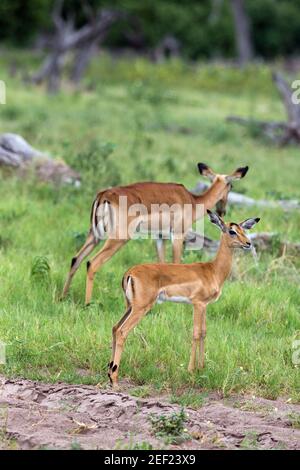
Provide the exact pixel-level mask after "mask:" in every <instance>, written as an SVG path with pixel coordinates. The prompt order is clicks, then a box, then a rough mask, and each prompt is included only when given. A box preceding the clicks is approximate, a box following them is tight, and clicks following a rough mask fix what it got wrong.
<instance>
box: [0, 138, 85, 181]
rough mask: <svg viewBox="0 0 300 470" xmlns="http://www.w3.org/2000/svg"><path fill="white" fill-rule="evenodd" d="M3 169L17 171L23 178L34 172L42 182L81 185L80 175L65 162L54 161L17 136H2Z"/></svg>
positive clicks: (0, 143) (0, 148)
mask: <svg viewBox="0 0 300 470" xmlns="http://www.w3.org/2000/svg"><path fill="white" fill-rule="evenodd" d="M1 167H5V168H11V169H15V170H17V172H18V174H19V175H21V176H24V175H26V174H27V173H28V172H30V171H31V170H33V171H34V173H35V174H36V176H37V178H38V179H39V180H41V181H47V182H49V181H52V182H55V183H56V184H66V183H70V184H74V185H76V186H79V185H80V179H81V178H80V175H79V173H77V172H76V171H75V170H73V169H72V168H71V167H69V166H68V165H67V164H66V163H64V162H63V161H59V160H54V159H52V158H51V157H50V156H49V155H47V154H45V153H43V152H40V151H39V150H36V149H35V148H33V147H32V146H31V145H30V144H28V142H26V140H25V139H23V137H21V136H20V135H17V134H2V135H0V168H1Z"/></svg>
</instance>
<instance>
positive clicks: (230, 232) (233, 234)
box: [229, 230, 237, 237]
mask: <svg viewBox="0 0 300 470" xmlns="http://www.w3.org/2000/svg"><path fill="white" fill-rule="evenodd" d="M236 234H237V233H236V232H235V231H234V230H229V235H231V236H232V237H234V236H235V235H236Z"/></svg>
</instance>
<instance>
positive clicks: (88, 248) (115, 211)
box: [62, 163, 248, 304]
mask: <svg viewBox="0 0 300 470" xmlns="http://www.w3.org/2000/svg"><path fill="white" fill-rule="evenodd" d="M198 169H199V172H200V173H201V174H202V175H203V176H206V177H208V178H209V179H210V180H211V181H212V184H211V186H210V187H209V188H208V190H207V191H206V192H205V193H203V194H201V195H200V196H195V195H194V194H192V193H191V192H189V191H188V190H187V189H186V188H185V187H184V186H183V185H181V184H176V183H151V182H148V183H135V184H131V185H129V186H118V187H115V188H111V189H106V190H105V191H102V192H100V193H98V195H97V197H96V199H95V201H94V202H93V206H92V211H91V227H90V231H89V235H88V237H87V240H86V242H85V243H84V245H83V246H82V248H81V249H80V250H79V252H78V253H77V254H76V256H75V257H74V258H73V259H72V262H71V268H70V271H69V273H68V277H67V279H66V282H65V285H64V289H63V293H62V298H63V297H64V296H65V295H66V294H67V292H68V290H69V288H70V285H71V281H72V278H73V276H74V274H75V272H76V271H77V269H78V268H79V266H80V264H81V263H82V261H83V260H84V259H85V258H86V257H87V256H88V255H89V254H90V253H91V252H92V251H93V249H94V248H95V246H96V245H97V244H98V243H99V241H100V240H102V239H103V238H105V237H107V240H106V241H105V243H104V245H103V247H102V249H101V250H100V251H99V252H98V253H97V254H96V255H95V256H94V258H93V259H92V260H91V261H90V262H88V263H87V280H86V298H85V302H86V304H89V303H90V300H91V296H92V289H93V282H94V276H95V274H96V272H97V271H98V270H99V269H100V267H101V266H102V265H103V264H104V263H106V262H107V261H108V260H109V259H110V258H111V257H112V256H113V255H114V254H115V253H116V252H117V251H118V250H119V249H120V248H121V247H122V246H124V245H125V244H126V243H127V242H128V241H129V240H130V239H131V238H133V237H132V235H131V234H130V233H129V232H128V231H126V232H125V233H123V234H122V235H121V236H120V235H117V236H116V234H117V233H118V232H117V229H118V228H119V227H120V226H121V225H122V224H121V221H124V220H125V219H126V220H127V223H128V226H129V225H130V224H131V225H132V223H133V222H136V224H137V226H138V224H139V223H140V224H141V225H142V224H145V223H147V222H149V220H150V219H151V217H152V218H154V215H155V211H153V207H154V206H155V207H158V209H157V213H158V214H159V217H161V214H162V210H161V209H160V208H161V207H168V208H170V207H175V206H176V207H177V212H176V217H177V219H176V220H177V221H176V227H177V228H175V227H174V224H175V222H174V220H175V218H176V217H175V216H174V217H173V218H170V219H169V221H167V227H165V228H164V236H165V234H167V237H170V235H171V237H172V245H173V262H174V263H180V261H181V253H182V247H183V241H184V235H185V233H186V232H187V231H188V229H189V228H191V225H192V224H193V223H194V222H195V221H196V220H197V219H199V218H200V217H201V215H203V214H204V213H205V211H206V210H207V209H212V208H213V207H214V206H215V205H217V212H218V213H219V215H221V216H222V215H224V214H225V207H226V203H227V198H228V193H229V191H230V189H231V183H232V181H234V180H237V179H240V178H243V177H244V176H245V175H246V173H247V171H248V167H247V166H246V167H244V168H238V169H237V170H236V171H235V172H234V173H233V174H231V175H219V174H216V173H214V172H213V171H212V169H211V168H209V167H208V166H207V165H205V164H204V163H198ZM122 198H125V199H126V201H127V206H126V209H122V207H123V206H122V207H121V204H120V201H121V200H123V199H122ZM135 205H139V206H142V207H143V208H144V209H145V211H146V216H145V215H142V216H141V214H137V215H136V214H132V213H131V214H130V208H132V207H134V206H135ZM187 206H189V207H190V208H191V218H190V219H191V220H190V225H189V226H187V225H186V223H185V220H184V213H185V212H184V210H185V207H187ZM199 207H202V209H203V210H202V214H201V215H199V212H198V211H197V209H198V208H199ZM178 208H179V210H178ZM159 211H160V212H159ZM178 214H180V216H179V220H178ZM150 224H151V223H150ZM178 227H179V228H178ZM175 232H176V233H175ZM184 232H185V233H184ZM112 234H113V235H112ZM174 235H175V236H174ZM156 238H157V240H156V242H157V251H158V258H159V262H164V261H165V240H163V239H161V237H160V236H158V237H156Z"/></svg>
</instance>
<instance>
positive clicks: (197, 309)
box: [188, 303, 205, 372]
mask: <svg viewBox="0 0 300 470" xmlns="http://www.w3.org/2000/svg"><path fill="white" fill-rule="evenodd" d="M204 315H205V306H204V305H203V304H202V303H196V304H194V329H193V342H192V351H191V357H190V362H189V366H188V371H189V372H193V371H194V370H195V365H196V357H197V350H198V348H199V346H200V351H201V347H203V348H204V346H203V345H202V346H201V344H202V343H201V341H202V336H201V335H202V324H203V316H204ZM203 354H204V349H203ZM200 363H201V364H202V362H201V352H200V357H199V358H198V367H200ZM203 366H204V358H203ZM203 366H201V367H203Z"/></svg>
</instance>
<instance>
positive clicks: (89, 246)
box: [61, 230, 99, 299]
mask: <svg viewBox="0 0 300 470" xmlns="http://www.w3.org/2000/svg"><path fill="white" fill-rule="evenodd" d="M98 243H99V240H96V238H95V237H94V234H93V232H92V230H91V231H90V232H89V234H88V237H87V239H86V241H85V243H84V245H83V246H82V248H81V249H80V250H79V251H78V253H77V254H76V255H75V256H74V258H72V261H71V269H70V271H69V273H68V276H67V279H66V282H65V285H64V289H63V292H62V295H61V299H63V298H64V297H65V296H66V295H67V293H68V291H69V288H70V285H71V282H72V279H73V276H74V274H75V273H76V271H77V269H78V268H79V266H80V265H81V263H82V261H83V260H84V258H86V257H87V256H88V255H89V254H90V253H91V252H92V251H93V249H94V248H95V246H96V245H97V244H98Z"/></svg>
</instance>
